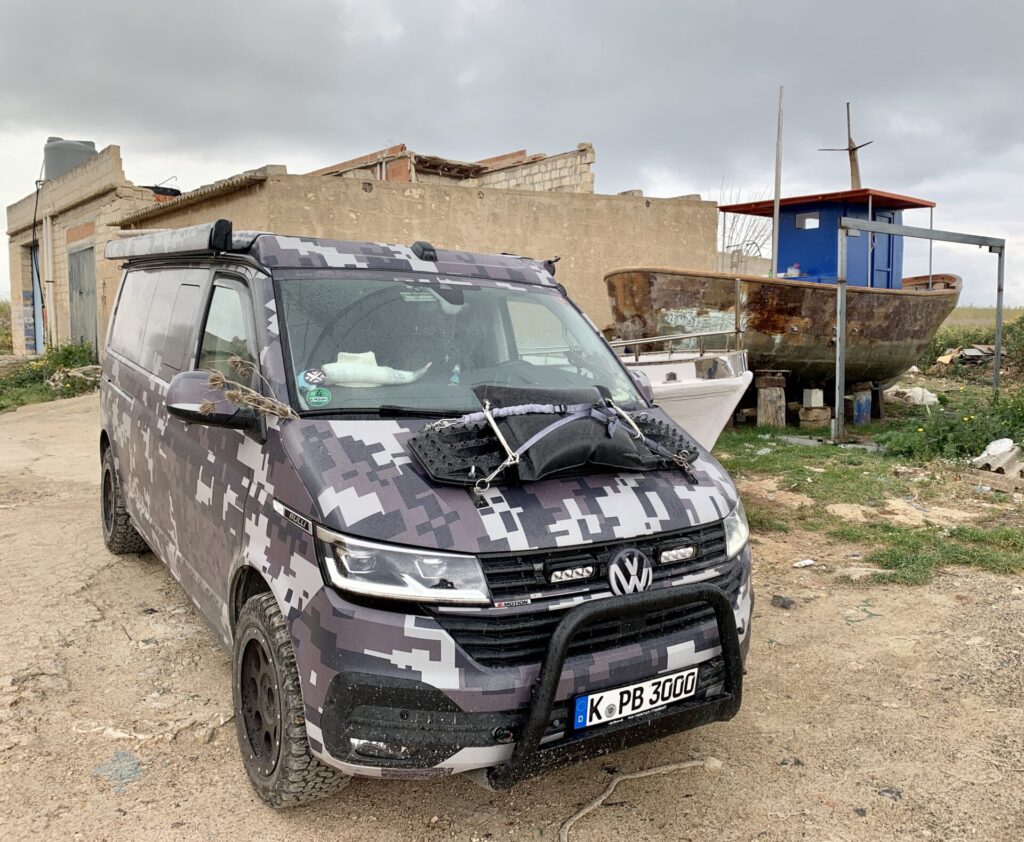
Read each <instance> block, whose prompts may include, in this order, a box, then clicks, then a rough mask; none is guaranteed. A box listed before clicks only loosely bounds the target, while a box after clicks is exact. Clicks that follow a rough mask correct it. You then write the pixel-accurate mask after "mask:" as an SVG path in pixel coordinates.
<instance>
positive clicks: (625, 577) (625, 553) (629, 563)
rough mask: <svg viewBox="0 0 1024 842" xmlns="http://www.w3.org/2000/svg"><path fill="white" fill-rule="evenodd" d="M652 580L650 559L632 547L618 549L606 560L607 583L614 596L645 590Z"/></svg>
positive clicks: (652, 572)
mask: <svg viewBox="0 0 1024 842" xmlns="http://www.w3.org/2000/svg"><path fill="white" fill-rule="evenodd" d="M653 581H654V569H653V568H652V567H651V560H650V559H649V558H648V557H647V556H645V555H644V554H643V553H642V552H640V550H637V549H634V548H633V547H626V548H625V549H622V550H619V551H618V552H617V553H616V554H615V555H614V556H612V560H611V561H610V562H608V584H609V585H611V588H612V593H613V594H615V595H616V596H622V595H623V594H628V593H640V592H641V591H645V590H647V589H648V588H649V587H650V586H651V582H653Z"/></svg>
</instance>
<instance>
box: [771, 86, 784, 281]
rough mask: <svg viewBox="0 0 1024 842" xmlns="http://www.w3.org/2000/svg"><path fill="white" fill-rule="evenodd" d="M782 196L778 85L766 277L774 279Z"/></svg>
mask: <svg viewBox="0 0 1024 842" xmlns="http://www.w3.org/2000/svg"><path fill="white" fill-rule="evenodd" d="M781 196H782V85H779V124H778V127H777V128H776V131H775V201H774V203H773V204H772V265H771V266H770V267H769V269H768V277H769V278H774V277H775V267H776V265H777V264H778V261H779V201H780V198H781Z"/></svg>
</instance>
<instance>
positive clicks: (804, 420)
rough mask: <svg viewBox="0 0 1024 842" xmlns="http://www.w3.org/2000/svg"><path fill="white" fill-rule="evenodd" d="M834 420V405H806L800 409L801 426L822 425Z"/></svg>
mask: <svg viewBox="0 0 1024 842" xmlns="http://www.w3.org/2000/svg"><path fill="white" fill-rule="evenodd" d="M831 420H832V407H830V406H805V407H802V408H801V410H800V426H801V427H803V426H808V427H822V426H824V425H825V424H827V423H828V422H829V421H831Z"/></svg>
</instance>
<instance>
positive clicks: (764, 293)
mask: <svg viewBox="0 0 1024 842" xmlns="http://www.w3.org/2000/svg"><path fill="white" fill-rule="evenodd" d="M605 282H606V284H607V286H608V295H609V298H610V302H611V307H612V316H613V319H614V328H613V332H614V333H615V335H616V336H617V337H621V338H630V337H650V336H659V335H664V334H671V333H702V332H709V331H728V332H731V331H732V330H733V329H734V326H735V325H736V324H737V308H736V301H737V291H738V293H739V304H740V306H739V315H738V323H739V329H740V331H741V332H742V346H743V348H744V349H745V350H746V351H747V354H748V359H749V366H750V368H751V370H753V371H758V370H766V369H768V370H782V371H788V372H790V375H789V377H788V380H789V383H790V385H824V384H827V383H828V382H829V381H832V380H834V377H835V364H836V358H835V324H836V287H835V285H834V284H823V283H817V282H810V281H800V280H794V279H788V278H762V277H757V276H753V275H733V274H725V273H721V272H696V271H689V270H685V269H662V268H631V269H619V270H616V271H614V272H611V273H609V274H608V275H606V276H605ZM959 295H960V278H959V277H957V276H956V275H946V274H944V275H933V276H932V283H931V289H929V288H928V277H927V276H923V277H911V278H904V279H903V289H899V290H893V289H871V288H868V287H857V286H850V287H848V289H847V330H848V333H847V337H848V338H847V350H846V380H847V382H848V383H850V384H853V383H862V382H863V383H875V384H877V385H889V384H890V383H892V382H894V381H895V380H896V379H897V378H898V377H899V376H900V375H901V374H902V373H903V372H904V371H906V370H907V369H908V368H909V367H910V366H912V365H913V364H914V363H915V362H916V361H917V360H918V359H919V358H920V356H921V353H922V352H923V351H924V349H925V347H926V346H927V345H928V343H929V342H930V341H931V339H932V337H933V336H934V335H935V331H936V330H938V328H939V326H940V325H941V324H942V322H943V321H945V319H946V317H947V316H948V315H949V314H950V313H951V312H952V310H953V308H954V307H956V303H957V299H958V298H959ZM730 341H731V340H730ZM693 342H694V341H693V340H689V341H688V345H687V344H683V348H684V349H685V348H687V347H689V349H691V350H693V349H694V348H693ZM725 342H726V340H725V338H723V339H721V340H719V342H718V343H715V341H714V340H712V339H709V340H707V344H708V346H709V347H714V346H715V344H718V347H725ZM642 350H643V351H645V352H653V351H655V350H656V346H654V345H644V346H643V348H642ZM657 350H660V348H657ZM645 356H646V353H645Z"/></svg>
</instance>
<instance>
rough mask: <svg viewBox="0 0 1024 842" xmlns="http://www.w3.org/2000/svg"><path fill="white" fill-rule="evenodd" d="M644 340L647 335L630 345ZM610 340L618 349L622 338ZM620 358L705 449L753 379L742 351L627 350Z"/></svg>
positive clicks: (713, 444)
mask: <svg viewBox="0 0 1024 842" xmlns="http://www.w3.org/2000/svg"><path fill="white" fill-rule="evenodd" d="M644 341H648V340H640V342H639V343H638V342H637V341H636V340H634V341H633V342H630V343H629V344H630V345H636V344H640V343H642V342H644ZM611 344H612V345H613V346H619V347H620V348H621V347H622V345H623V344H624V343H622V341H621V340H620V341H618V342H612V343H611ZM627 347H628V346H627ZM616 350H619V348H617V349H616ZM623 357H624V359H623V362H624V363H625V364H626V366H627V367H628V368H630V369H632V370H637V371H640V372H643V374H645V375H646V376H647V379H648V380H649V381H650V383H651V390H652V391H653V392H654V402H655V403H656V404H657V405H658V406H660V407H661V408H662V409H664V410H665V412H667V413H668V414H669V416H671V418H672V420H673V421H675V422H676V423H677V424H678V425H679V426H680V427H682V428H683V429H684V430H686V432H688V433H689V434H690V435H691V436H693V437H694V438H695V439H696V440H697V441H698V442H699V443H700V444H702V445H703V446H704V447H706V448H707V449H708V450H711V448H713V447H714V446H715V442H716V441H718V436H719V435H720V434H721V432H722V430H723V429H724V428H725V425H726V424H728V423H729V419H730V418H731V417H732V414H733V413H734V412H735V411H736V406H737V405H738V404H739V402H740V399H741V398H742V397H743V394H744V392H746V391H747V389H748V388H750V383H751V381H752V380H753V379H754V374H753V372H751V371H749V370H748V367H747V352H746V351H742V350H741V351H705V352H704V353H700V352H699V351H663V352H648V353H641V354H635V353H633V352H632V351H629V352H627V353H626V354H624V355H623Z"/></svg>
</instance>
